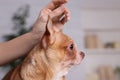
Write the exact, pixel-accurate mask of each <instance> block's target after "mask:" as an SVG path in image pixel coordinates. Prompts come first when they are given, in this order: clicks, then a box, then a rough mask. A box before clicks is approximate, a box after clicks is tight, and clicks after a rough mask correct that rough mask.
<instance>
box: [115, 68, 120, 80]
mask: <svg viewBox="0 0 120 80" xmlns="http://www.w3.org/2000/svg"><path fill="white" fill-rule="evenodd" d="M115 74H117V78H118V80H120V67H116V69H115Z"/></svg>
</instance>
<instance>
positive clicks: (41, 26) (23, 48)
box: [0, 0, 70, 66]
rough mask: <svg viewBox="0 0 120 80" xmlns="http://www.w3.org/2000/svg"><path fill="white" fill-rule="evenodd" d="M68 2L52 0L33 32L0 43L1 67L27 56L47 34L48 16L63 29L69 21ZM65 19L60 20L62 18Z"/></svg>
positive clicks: (41, 13) (43, 10)
mask: <svg viewBox="0 0 120 80" xmlns="http://www.w3.org/2000/svg"><path fill="white" fill-rule="evenodd" d="M67 2H68V0H52V1H51V2H50V3H49V4H48V5H47V6H45V7H44V8H43V9H42V10H41V12H40V14H39V16H38V18H37V20H36V22H35V24H34V26H33V29H32V31H30V32H28V33H26V34H24V35H22V36H20V37H17V38H15V39H13V40H10V41H7V42H3V43H0V66H2V65H4V64H7V63H9V62H10V61H13V60H15V59H17V58H19V57H21V56H23V55H26V54H27V53H28V52H29V51H30V50H31V49H32V48H33V47H34V46H35V45H36V44H37V43H38V42H39V41H40V40H41V38H42V36H43V34H44V33H45V29H46V24H47V20H48V16H50V17H51V18H52V20H53V25H54V26H56V27H57V28H61V27H62V26H63V25H64V24H65V23H66V22H67V21H68V20H69V18H70V17H69V11H68V9H67V8H66V7H65V5H64V4H65V3H67ZM63 15H64V17H63V18H62V19H61V20H60V18H61V17H62V16H63Z"/></svg>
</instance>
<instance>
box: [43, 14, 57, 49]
mask: <svg viewBox="0 0 120 80" xmlns="http://www.w3.org/2000/svg"><path fill="white" fill-rule="evenodd" d="M54 42H55V30H54V27H53V25H52V19H51V18H50V16H48V22H47V25H46V32H45V34H44V36H43V38H42V46H43V47H44V48H47V46H48V45H50V44H53V43H54Z"/></svg>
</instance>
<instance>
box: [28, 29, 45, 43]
mask: <svg viewBox="0 0 120 80" xmlns="http://www.w3.org/2000/svg"><path fill="white" fill-rule="evenodd" d="M29 34H30V35H31V36H32V38H33V40H35V41H36V43H37V42H39V41H40V40H41V38H42V36H43V34H44V31H39V32H33V31H30V32H29Z"/></svg>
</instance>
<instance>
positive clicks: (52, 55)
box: [3, 17, 85, 80]
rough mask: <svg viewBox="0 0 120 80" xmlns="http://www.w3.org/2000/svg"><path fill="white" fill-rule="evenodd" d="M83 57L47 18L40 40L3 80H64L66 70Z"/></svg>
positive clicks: (72, 42)
mask: <svg viewBox="0 0 120 80" xmlns="http://www.w3.org/2000/svg"><path fill="white" fill-rule="evenodd" d="M84 56H85V54H84V53H83V52H81V51H80V52H79V51H78V49H77V46H76V44H75V43H74V41H73V40H72V39H71V38H70V37H69V36H67V35H65V34H64V33H63V32H62V30H59V31H58V30H56V29H55V28H54V27H53V25H52V20H51V18H50V17H49V19H48V23H47V26H46V32H45V34H44V36H43V38H42V40H41V41H40V42H39V44H37V45H36V46H35V47H34V48H33V49H32V50H31V51H30V53H29V54H28V56H26V58H25V60H24V61H23V62H22V63H21V64H19V65H18V66H17V67H16V68H14V69H13V70H11V71H10V72H9V73H8V74H7V75H6V76H5V77H4V79H3V80H66V78H65V75H66V74H67V73H68V70H69V69H70V68H71V66H73V65H77V64H80V63H81V61H82V59H83V58H84Z"/></svg>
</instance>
